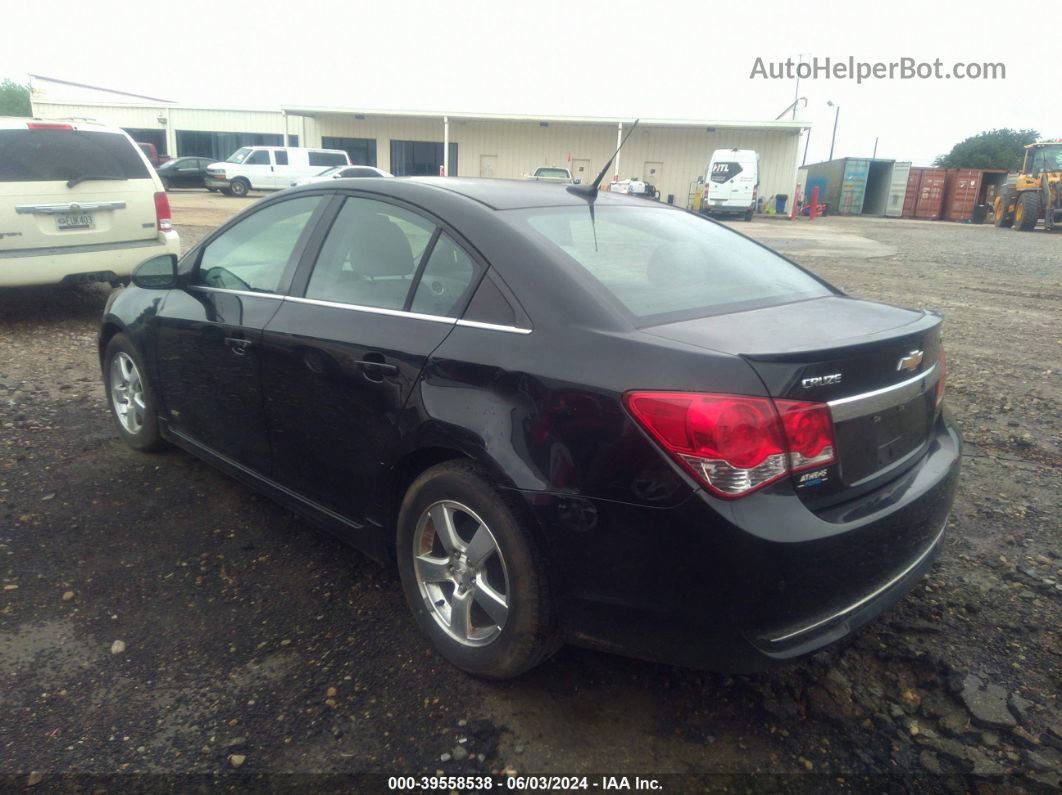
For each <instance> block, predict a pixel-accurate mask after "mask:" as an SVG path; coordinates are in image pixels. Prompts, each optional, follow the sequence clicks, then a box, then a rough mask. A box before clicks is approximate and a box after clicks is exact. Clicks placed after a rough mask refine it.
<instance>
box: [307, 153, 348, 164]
mask: <svg viewBox="0 0 1062 795" xmlns="http://www.w3.org/2000/svg"><path fill="white" fill-rule="evenodd" d="M309 157H310V165H311V166H345V165H346V164H347V158H346V156H344V155H343V154H341V153H339V152H310V153H309Z"/></svg>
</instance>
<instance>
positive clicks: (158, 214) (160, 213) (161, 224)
mask: <svg viewBox="0 0 1062 795" xmlns="http://www.w3.org/2000/svg"><path fill="white" fill-rule="evenodd" d="M155 222H156V225H157V226H158V230H159V231H160V232H169V231H170V230H171V229H173V217H172V216H171V215H170V200H169V199H168V198H167V196H166V193H165V191H159V192H158V193H156V194H155Z"/></svg>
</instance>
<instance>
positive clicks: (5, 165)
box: [0, 130, 148, 182]
mask: <svg viewBox="0 0 1062 795" xmlns="http://www.w3.org/2000/svg"><path fill="white" fill-rule="evenodd" d="M85 176H87V177H94V178H104V179H146V178H147V176H148V171H147V166H146V165H144V161H143V160H141V158H140V152H139V151H137V149H136V147H135V146H134V145H133V144H131V143H130V142H129V140H128V139H127V138H126V137H125V136H124V135H118V134H117V133H106V132H89V131H86V130H0V181H2V182H44V181H49V180H69V179H73V178H74V177H85Z"/></svg>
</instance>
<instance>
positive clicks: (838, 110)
mask: <svg viewBox="0 0 1062 795" xmlns="http://www.w3.org/2000/svg"><path fill="white" fill-rule="evenodd" d="M826 104H827V105H829V106H830V107H831V108H836V110H835V111H834V112H833V137H832V138H830V160H833V145H834V143H836V142H837V118H838V117H839V116H840V115H841V106H840V105H835V104H834V103H833V101H832V100H830V101H828V102H827V103H826Z"/></svg>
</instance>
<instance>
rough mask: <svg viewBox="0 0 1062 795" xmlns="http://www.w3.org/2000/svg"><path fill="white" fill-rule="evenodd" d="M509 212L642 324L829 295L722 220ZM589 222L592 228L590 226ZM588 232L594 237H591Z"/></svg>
mask: <svg viewBox="0 0 1062 795" xmlns="http://www.w3.org/2000/svg"><path fill="white" fill-rule="evenodd" d="M594 212H595V218H596V221H595V222H592V221H591V215H590V212H589V208H588V207H550V208H534V209H527V210H516V211H512V215H513V217H514V219H515V220H517V223H518V225H521V226H525V227H526V229H527V230H529V231H530V232H531V233H532V235H533V236H535V237H537V238H538V239H539V240H541V241H543V242H545V243H546V244H547V246H548V247H549V248H551V249H553V250H554V251H556V252H559V253H560V254H561V255H562V256H563V258H564V259H565V260H566V261H567V262H569V263H571V265H572V266H573V267H577V268H580V269H582V270H584V271H585V272H586V273H588V274H589V275H590V276H591V277H592V278H593V280H594V282H596V284H597V285H599V286H600V288H601V289H602V290H603V291H604V292H605V294H606V295H608V296H610V297H611V299H613V300H614V301H617V302H618V303H619V304H620V305H621V306H622V307H623V308H624V309H625V310H626V311H627V312H628V313H630V314H631V315H632V316H633V317H634V319H635V321H636V322H637V325H641V326H649V325H655V324H658V323H667V322H672V321H675V320H683V319H687V318H693V317H702V316H705V315H714V314H720V313H724V312H735V311H739V310H743V309H753V308H757V307H761V306H770V305H772V304H780V303H786V302H790V301H799V300H804V299H807V298H818V297H821V296H826V295H832V294H833V292H832V290H831V289H830V288H828V287H827V286H825V285H824V284H823V283H822V282H820V281H818V280H817V279H815V278H814V277H813V276H811V275H810V274H808V273H806V272H805V271H803V270H801V269H800V268H798V267H797V266H795V265H793V264H792V263H790V262H788V261H787V260H784V259H782V258H781V257H780V256H778V255H777V254H775V253H773V252H772V251H769V250H767V249H765V248H763V247H762V246H760V245H758V244H756V243H754V242H752V241H751V240H748V239H747V238H744V237H742V236H741V235H739V234H736V233H735V232H732V231H731V230H729V229H727V228H726V227H725V226H722V225H720V224H716V223H713V222H712V221H709V220H707V219H705V218H701V217H700V216H697V215H693V214H692V213H684V212H678V211H672V210H667V209H663V208H640V207H615V206H613V207H608V206H605V207H595V208H594ZM595 227H596V230H595ZM595 231H596V240H595Z"/></svg>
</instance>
